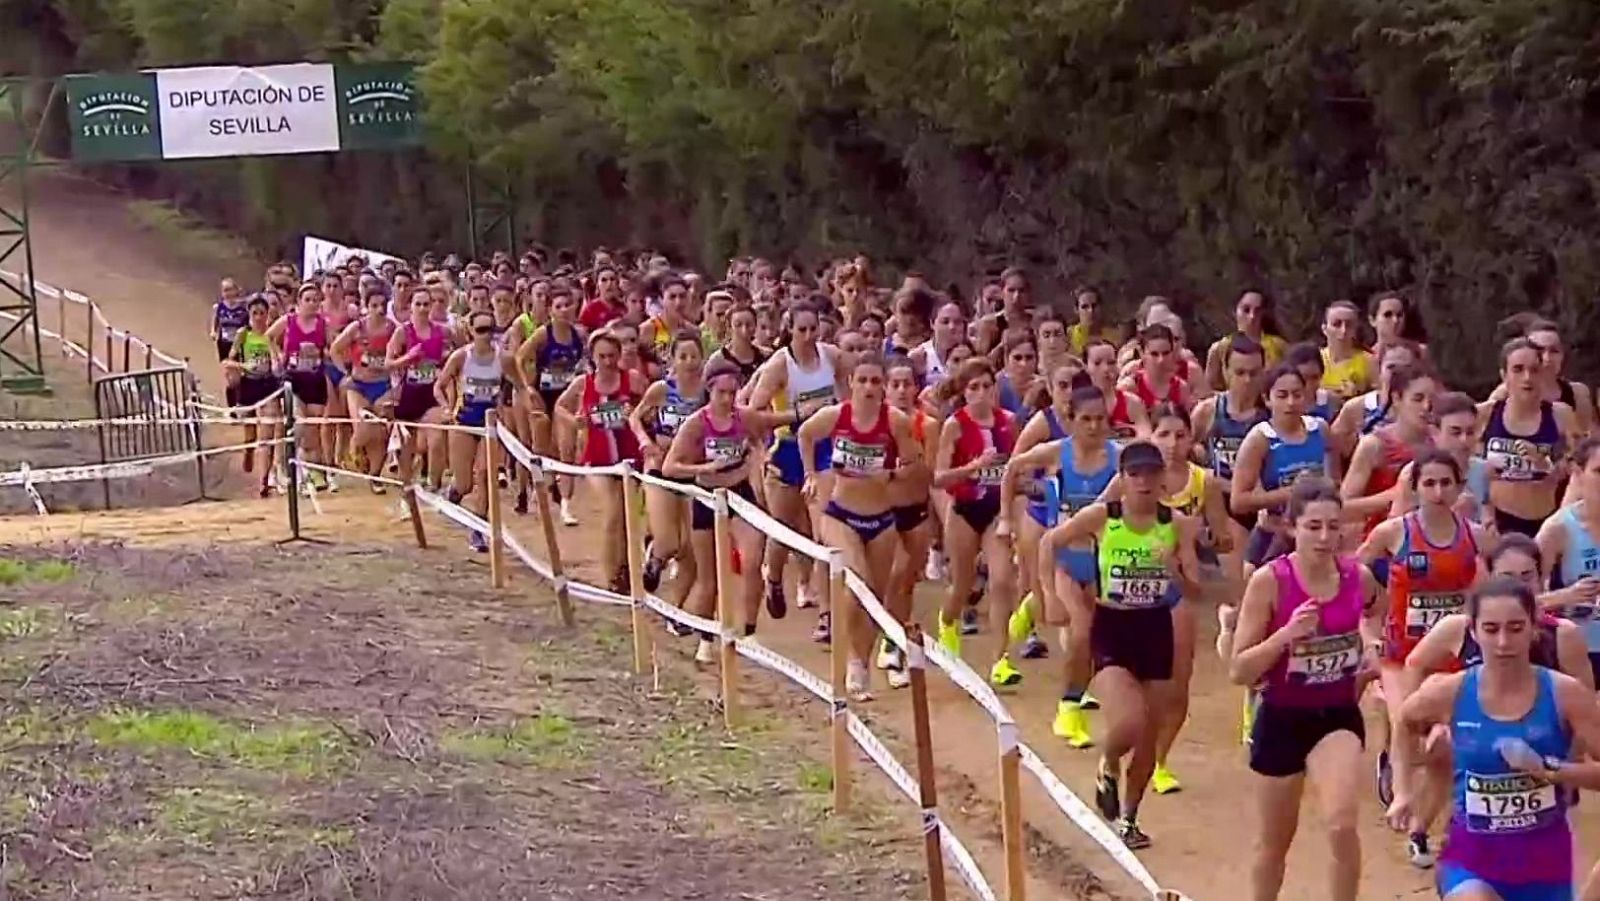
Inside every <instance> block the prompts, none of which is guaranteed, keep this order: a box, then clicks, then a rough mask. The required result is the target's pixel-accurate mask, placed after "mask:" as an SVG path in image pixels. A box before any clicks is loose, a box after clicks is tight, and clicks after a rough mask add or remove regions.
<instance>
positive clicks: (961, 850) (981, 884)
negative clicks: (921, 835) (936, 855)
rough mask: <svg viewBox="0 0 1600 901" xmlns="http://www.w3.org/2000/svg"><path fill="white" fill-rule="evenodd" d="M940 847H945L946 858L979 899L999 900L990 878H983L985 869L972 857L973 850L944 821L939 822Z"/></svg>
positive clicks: (983, 900)
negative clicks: (990, 885) (990, 883)
mask: <svg viewBox="0 0 1600 901" xmlns="http://www.w3.org/2000/svg"><path fill="white" fill-rule="evenodd" d="M939 847H940V848H942V849H944V857H945V860H946V861H948V862H949V864H950V865H951V866H952V867H955V870H956V875H957V876H960V877H961V881H962V882H965V883H966V884H967V888H968V889H970V890H971V891H972V893H973V894H974V895H977V896H978V901H999V897H998V896H997V895H995V893H994V889H992V888H990V887H989V880H987V879H985V878H983V871H982V870H980V869H978V862H977V861H976V860H973V859H972V852H971V851H968V850H967V846H966V845H964V844H962V843H961V839H959V838H956V834H955V833H954V832H951V831H950V827H949V826H948V825H946V824H944V823H942V822H941V823H940V824H939Z"/></svg>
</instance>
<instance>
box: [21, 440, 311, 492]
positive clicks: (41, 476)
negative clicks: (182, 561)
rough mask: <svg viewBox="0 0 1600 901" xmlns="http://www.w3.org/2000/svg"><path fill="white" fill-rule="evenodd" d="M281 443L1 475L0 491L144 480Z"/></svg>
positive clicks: (260, 442)
mask: <svg viewBox="0 0 1600 901" xmlns="http://www.w3.org/2000/svg"><path fill="white" fill-rule="evenodd" d="M282 443H283V439H281V438H274V439H272V440H270V441H252V442H250V443H248V444H234V445H230V446H228V447H214V448H209V449H207V450H203V451H200V452H198V453H196V452H194V451H186V452H184V453H181V454H171V455H169V456H165V457H155V458H153V459H150V460H126V461H122V462H119V463H96V464H92V465H89V466H62V467H58V468H56V469H33V470H30V471H29V473H28V478H27V479H24V478H23V475H22V473H21V472H0V488H20V487H22V486H23V485H24V484H26V482H27V481H28V480H31V481H32V482H33V484H35V485H46V484H53V483H57V482H82V481H89V480H92V479H131V478H135V477H137V476H145V475H149V474H150V473H152V472H154V471H155V469H156V468H157V467H161V466H174V465H177V464H181V463H192V462H194V461H195V460H196V459H197V458H200V457H214V456H216V455H218V454H231V453H235V452H237V451H242V450H250V449H251V448H257V447H265V446H266V445H268V444H282Z"/></svg>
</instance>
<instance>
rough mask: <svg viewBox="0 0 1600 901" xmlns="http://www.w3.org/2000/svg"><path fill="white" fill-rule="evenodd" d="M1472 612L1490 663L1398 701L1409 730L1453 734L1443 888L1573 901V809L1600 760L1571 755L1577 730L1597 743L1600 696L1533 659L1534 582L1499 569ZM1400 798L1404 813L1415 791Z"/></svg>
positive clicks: (1486, 897) (1458, 896)
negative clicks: (1576, 759)
mask: <svg viewBox="0 0 1600 901" xmlns="http://www.w3.org/2000/svg"><path fill="white" fill-rule="evenodd" d="M1467 613H1468V616H1469V617H1470V618H1471V621H1472V633H1473V637H1474V638H1475V639H1476V641H1477V642H1478V645H1479V646H1480V647H1481V648H1482V651H1483V662H1482V663H1481V664H1478V665H1477V666H1473V667H1470V668H1469V669H1467V670H1466V671H1464V672H1461V673H1454V674H1451V675H1442V676H1434V677H1432V678H1430V679H1429V680H1428V681H1427V682H1425V683H1423V686H1422V688H1420V689H1419V690H1418V691H1417V692H1416V693H1415V694H1413V695H1412V696H1411V697H1410V698H1408V699H1407V700H1406V703H1405V705H1404V707H1403V708H1402V709H1401V712H1400V718H1401V725H1402V726H1403V727H1404V728H1403V733H1402V734H1403V736H1404V738H1405V739H1406V740H1411V741H1421V740H1423V739H1424V738H1425V737H1426V740H1427V742H1428V743H1429V744H1433V743H1435V742H1437V741H1440V740H1445V739H1446V737H1448V740H1449V741H1451V742H1452V744H1453V748H1452V750H1453V756H1454V765H1453V779H1452V782H1453V786H1452V814H1451V819H1450V834H1449V839H1448V840H1447V841H1446V843H1445V846H1444V851H1443V853H1442V854H1441V855H1440V862H1439V863H1440V866H1439V876H1438V888H1439V897H1440V898H1443V899H1445V901H1468V899H1472V901H1495V899H1498V901H1571V899H1572V897H1573V884H1572V867H1573V854H1572V844H1573V843H1572V829H1571V826H1570V824H1569V821H1568V816H1567V808H1568V807H1570V806H1571V800H1572V797H1573V796H1574V794H1575V792H1574V791H1573V789H1576V788H1589V789H1593V788H1595V787H1600V764H1595V763H1592V762H1590V763H1575V762H1573V761H1571V760H1569V759H1568V757H1569V756H1570V755H1571V753H1572V747H1573V744H1574V739H1576V740H1577V741H1579V742H1581V743H1582V744H1583V745H1584V746H1585V747H1590V748H1593V747H1600V745H1597V744H1596V742H1600V706H1597V705H1596V704H1595V701H1594V694H1593V693H1592V692H1590V691H1589V690H1588V689H1586V688H1585V687H1584V686H1583V685H1582V684H1581V683H1579V682H1578V681H1577V680H1576V679H1573V678H1572V677H1570V676H1566V675H1563V674H1561V673H1557V672H1554V671H1553V670H1549V669H1545V668H1543V667H1538V666H1534V665H1533V663H1532V661H1531V660H1530V659H1529V656H1528V650H1529V646H1530V644H1531V643H1532V641H1533V640H1534V637H1535V636H1536V635H1537V634H1538V629H1537V628H1536V626H1535V618H1536V616H1537V607H1536V602H1535V600H1534V597H1533V592H1532V591H1531V590H1529V589H1528V587H1527V586H1525V585H1523V584H1521V583H1519V582H1517V581H1515V580H1512V579H1502V578H1496V579H1492V580H1490V581H1489V582H1488V583H1485V584H1484V585H1482V586H1480V587H1479V588H1478V590H1477V591H1476V592H1474V594H1473V596H1472V598H1471V599H1470V600H1469V602H1468V609H1467ZM1441 727H1443V728H1441ZM1445 729H1448V732H1445V731H1444V730H1445ZM1395 804H1396V805H1397V806H1399V807H1400V808H1401V809H1402V812H1403V811H1404V810H1405V809H1407V808H1409V805H1410V799H1409V798H1404V797H1397V798H1396V799H1395Z"/></svg>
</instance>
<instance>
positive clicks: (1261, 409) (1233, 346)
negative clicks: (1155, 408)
mask: <svg viewBox="0 0 1600 901" xmlns="http://www.w3.org/2000/svg"><path fill="white" fill-rule="evenodd" d="M1264 358H1265V353H1264V352H1263V350H1262V348H1261V345H1259V344H1257V343H1256V342H1254V341H1252V340H1250V339H1249V338H1246V337H1243V336H1240V335H1235V336H1234V337H1233V338H1232V340H1231V341H1230V342H1229V345H1228V348H1227V353H1226V355H1225V357H1224V361H1223V378H1224V380H1225V382H1226V386H1225V387H1226V390H1224V391H1223V392H1222V393H1220V394H1215V395H1212V396H1211V397H1208V398H1206V399H1205V400H1202V401H1200V402H1199V403H1198V404H1196V405H1195V408H1194V415H1193V417H1191V418H1192V420H1193V423H1194V440H1195V443H1197V444H1199V445H1200V446H1201V447H1203V448H1205V452H1206V458H1207V460H1208V461H1209V462H1210V464H1211V471H1212V472H1213V473H1214V474H1215V475H1216V477H1217V481H1218V482H1219V483H1221V484H1222V486H1223V489H1224V490H1223V501H1224V503H1225V504H1226V503H1227V502H1228V500H1229V498H1228V493H1229V492H1228V490H1227V489H1228V488H1229V486H1230V485H1231V483H1232V481H1233V468H1234V462H1235V461H1236V460H1237V459H1238V457H1239V448H1240V447H1242V446H1243V445H1244V439H1245V436H1247V435H1249V434H1250V430H1251V429H1253V428H1255V427H1256V425H1257V424H1259V423H1261V422H1264V421H1266V418H1267V409H1266V407H1265V406H1263V405H1262V399H1261V388H1260V385H1259V380H1260V378H1261V370H1262V367H1263V365H1264V364H1263V360H1264ZM1319 359H1320V358H1319ZM1228 515H1229V516H1230V517H1232V519H1233V525H1231V526H1230V527H1229V531H1230V533H1231V534H1230V536H1229V537H1230V539H1231V544H1232V546H1233V547H1235V548H1239V549H1241V550H1242V549H1243V548H1244V546H1245V543H1246V540H1247V539H1248V537H1249V534H1250V530H1251V529H1253V528H1255V524H1256V514H1255V513H1239V512H1236V511H1235V510H1233V508H1232V507H1231V506H1229V508H1228ZM1227 559H1228V561H1229V565H1228V571H1227V575H1228V576H1229V577H1230V578H1233V579H1238V578H1242V576H1243V571H1242V566H1241V565H1240V564H1241V563H1242V561H1243V554H1239V553H1235V554H1230V555H1228V556H1227Z"/></svg>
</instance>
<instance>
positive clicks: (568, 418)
mask: <svg viewBox="0 0 1600 901" xmlns="http://www.w3.org/2000/svg"><path fill="white" fill-rule="evenodd" d="M591 378H593V376H591V375H589V374H588V373H584V374H583V375H580V376H578V377H577V378H575V379H573V380H572V383H571V384H569V385H567V387H566V390H564V391H562V392H561V396H560V397H558V398H556V408H555V409H554V410H552V411H550V412H551V415H553V416H555V417H556V422H557V423H559V424H560V425H561V426H562V427H563V428H571V427H573V426H575V425H577V424H578V404H579V402H580V401H582V400H583V387H584V386H585V385H587V384H588V383H589V379H591Z"/></svg>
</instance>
